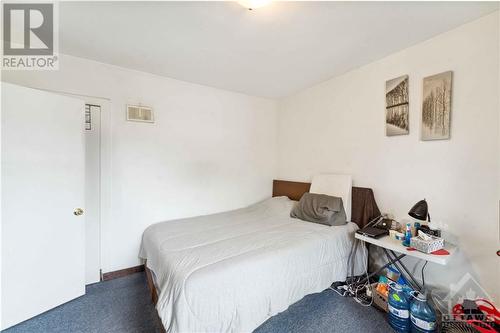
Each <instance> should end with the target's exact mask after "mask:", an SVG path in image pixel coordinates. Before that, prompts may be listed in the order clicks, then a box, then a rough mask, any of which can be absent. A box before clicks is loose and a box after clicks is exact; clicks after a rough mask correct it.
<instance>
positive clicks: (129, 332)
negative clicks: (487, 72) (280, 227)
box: [2, 273, 392, 333]
mask: <svg viewBox="0 0 500 333" xmlns="http://www.w3.org/2000/svg"><path fill="white" fill-rule="evenodd" d="M159 325H160V324H159V321H158V319H157V317H156V310H155V308H154V306H153V304H152V303H151V299H150V294H149V290H148V287H147V284H146V277H145V274H144V273H137V274H133V275H129V276H127V277H123V278H120V279H115V280H111V281H106V282H101V283H96V284H93V285H90V286H88V287H87V294H86V295H85V296H82V297H80V298H77V299H75V300H73V301H71V302H68V303H66V304H63V305H61V306H59V307H57V308H55V309H52V310H50V311H47V312H45V313H43V314H41V315H39V316H37V317H35V318H33V319H30V320H27V321H25V322H23V323H21V324H19V325H16V326H14V327H11V328H9V329H7V330H4V331H2V333H159V332H161V331H160V326H159ZM285 332H286V333H293V332H296V333H299V332H300V333H307V332H314V333H321V332H325V333H326V332H353V333H354V332H356V333H357V332H363V333H370V332H377V333H378V332H392V330H391V328H390V327H389V325H388V324H387V322H386V320H385V315H384V314H383V313H381V312H379V311H377V310H375V309H374V308H372V307H362V306H361V305H359V304H357V303H356V302H355V301H354V300H353V299H350V298H343V297H341V296H339V295H337V294H336V293H335V292H333V291H331V290H325V291H323V292H322V293H319V294H314V295H308V296H306V297H304V298H303V299H302V300H300V301H299V302H297V303H295V304H293V305H292V306H290V307H289V308H288V309H287V310H286V311H284V312H282V313H280V314H278V315H276V316H274V317H272V318H270V319H269V320H267V321H266V322H265V323H263V324H262V325H261V326H260V327H258V328H257V329H256V330H255V331H254V333H285Z"/></svg>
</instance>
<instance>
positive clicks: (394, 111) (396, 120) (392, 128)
mask: <svg viewBox="0 0 500 333" xmlns="http://www.w3.org/2000/svg"><path fill="white" fill-rule="evenodd" d="M408 113H409V99H408V75H403V76H400V77H398V78H395V79H392V80H389V81H386V82H385V135H387V136H394V135H404V134H408V133H410V124H409V120H408V116H409V115H408Z"/></svg>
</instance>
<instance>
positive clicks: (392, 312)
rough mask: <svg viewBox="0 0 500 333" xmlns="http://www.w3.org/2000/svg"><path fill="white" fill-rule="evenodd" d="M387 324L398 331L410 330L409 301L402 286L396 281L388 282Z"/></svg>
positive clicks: (402, 332) (407, 332)
mask: <svg viewBox="0 0 500 333" xmlns="http://www.w3.org/2000/svg"><path fill="white" fill-rule="evenodd" d="M387 306H388V309H389V313H388V319H389V325H391V327H392V328H393V329H394V330H395V331H396V332H398V333H409V332H410V302H409V300H408V295H407V294H406V293H405V292H404V290H403V287H402V286H401V285H399V284H397V283H396V282H391V283H389V299H388V304H387Z"/></svg>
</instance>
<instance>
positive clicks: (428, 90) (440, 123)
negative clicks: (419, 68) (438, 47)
mask: <svg viewBox="0 0 500 333" xmlns="http://www.w3.org/2000/svg"><path fill="white" fill-rule="evenodd" d="M451 80H452V72H451V71H450V72H444V73H440V74H436V75H433V76H428V77H426V78H424V90H423V92H424V94H423V102H422V140H424V141H427V140H443V139H449V138H450V121H451V118H450V116H451Z"/></svg>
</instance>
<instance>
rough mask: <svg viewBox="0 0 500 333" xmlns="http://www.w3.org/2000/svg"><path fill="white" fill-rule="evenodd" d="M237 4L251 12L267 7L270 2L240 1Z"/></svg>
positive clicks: (265, 0) (260, 0) (264, 0)
mask: <svg viewBox="0 0 500 333" xmlns="http://www.w3.org/2000/svg"><path fill="white" fill-rule="evenodd" d="M238 3H239V4H240V5H242V6H243V7H245V8H248V10H253V9H257V8H261V7H264V6H267V5H269V4H270V3H271V0H241V1H238Z"/></svg>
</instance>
